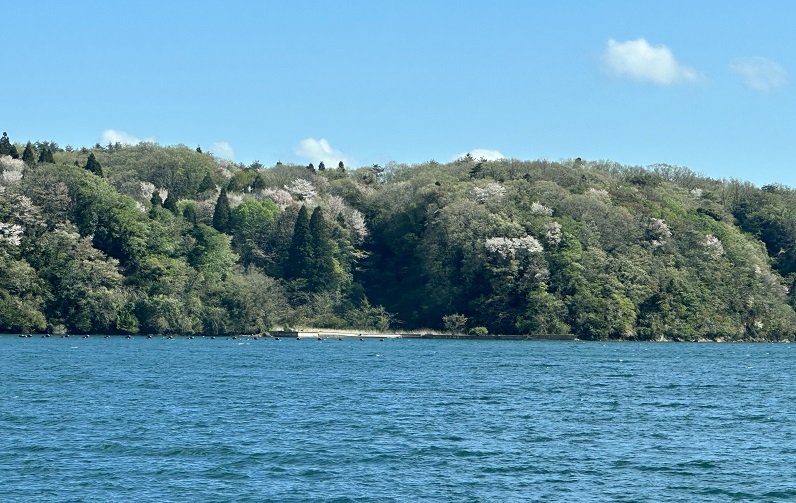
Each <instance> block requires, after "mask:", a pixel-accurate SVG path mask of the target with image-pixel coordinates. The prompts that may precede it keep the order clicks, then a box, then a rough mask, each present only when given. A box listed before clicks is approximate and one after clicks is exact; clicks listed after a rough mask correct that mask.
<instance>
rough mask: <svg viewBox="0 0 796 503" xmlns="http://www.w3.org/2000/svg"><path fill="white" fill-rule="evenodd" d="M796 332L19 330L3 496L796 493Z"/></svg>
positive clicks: (0, 425) (705, 497)
mask: <svg viewBox="0 0 796 503" xmlns="http://www.w3.org/2000/svg"><path fill="white" fill-rule="evenodd" d="M794 376H796V346H793V345H787V344H673V343H661V344H649V343H608V344H602V343H586V342H529V341H511V342H509V341H452V340H442V341H432V340H385V341H383V342H380V341H377V340H367V341H359V340H344V341H336V340H335V341H331V340H327V341H323V342H319V341H316V340H301V341H296V340H281V341H275V340H259V341H252V340H240V339H239V340H232V339H214V340H211V339H175V340H168V339H163V338H155V339H151V340H150V339H146V338H141V337H139V338H133V339H124V338H112V339H103V338H97V337H92V338H90V339H80V338H75V337H74V336H73V337H70V338H68V339H62V338H48V339H42V338H32V339H19V338H16V337H11V336H4V337H0V501H102V502H106V501H124V502H129V501H158V502H160V501H179V502H182V501H185V502H195V501H208V502H214V501H218V502H221V501H234V502H244V501H252V502H254V501H257V502H260V501H280V502H281V501H335V502H344V501H354V502H365V501H374V502H384V501H457V502H458V501H490V502H491V501H545V502H547V501H567V502H571V501H628V502H630V501H633V502H639V501H650V502H659V501H683V502H694V501H717V502H718V501H722V502H723V501H785V500H793V499H796V463H795V462H794V461H796V414H794V411H795V410H796V384H794Z"/></svg>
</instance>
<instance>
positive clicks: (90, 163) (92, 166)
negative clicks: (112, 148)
mask: <svg viewBox="0 0 796 503" xmlns="http://www.w3.org/2000/svg"><path fill="white" fill-rule="evenodd" d="M83 168H84V169H86V170H88V171H91V172H92V173H94V174H95V175H97V176H103V175H102V166H101V165H100V163H99V161H98V160H97V158H96V157H94V152H92V153H90V154H89V155H88V160H86V165H85V166H83ZM158 197H160V196H158Z"/></svg>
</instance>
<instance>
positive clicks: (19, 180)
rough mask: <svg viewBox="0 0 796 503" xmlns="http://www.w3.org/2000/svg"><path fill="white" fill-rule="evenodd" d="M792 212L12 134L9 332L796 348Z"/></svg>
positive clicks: (690, 190)
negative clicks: (329, 333) (318, 334)
mask: <svg viewBox="0 0 796 503" xmlns="http://www.w3.org/2000/svg"><path fill="white" fill-rule="evenodd" d="M28 150H29V151H30V152H29V154H25V152H26V151H28ZM20 152H22V153H21V154H20ZM794 203H796V194H794V192H793V190H792V189H790V188H787V187H784V186H781V185H767V186H764V187H761V188H758V187H756V186H754V185H752V184H749V183H744V182H740V181H736V180H716V179H711V178H707V177H703V176H700V175H698V174H696V173H693V172H692V171H690V170H688V169H686V168H682V167H677V166H668V165H656V166H650V167H647V168H639V167H633V166H622V165H618V164H615V163H610V162H590V161H583V160H581V159H574V160H563V161H560V162H550V161H518V160H510V159H501V160H497V161H486V160H485V159H475V158H473V157H472V156H465V157H463V158H461V159H458V160H457V161H455V162H451V163H447V164H440V163H436V162H433V161H430V162H427V163H422V164H417V165H402V164H396V163H391V164H389V165H387V166H385V167H382V166H378V165H374V166H367V167H361V168H358V169H347V168H346V167H345V166H344V164H343V163H342V162H340V163H338V164H337V167H336V168H335V169H327V168H326V166H325V165H324V164H323V163H321V164H319V166H318V167H317V168H316V167H315V166H313V165H308V166H299V165H288V164H282V163H277V164H276V165H274V166H271V167H264V166H263V165H262V164H260V163H259V162H257V161H255V162H254V163H252V164H251V165H244V164H241V163H232V162H229V161H225V160H221V159H217V158H215V157H214V156H213V155H212V154H209V153H204V152H202V150H201V148H188V147H186V146H179V145H178V146H160V145H157V144H153V143H142V144H138V145H134V146H123V145H118V144H113V145H107V146H101V145H95V146H94V147H92V148H85V147H84V148H80V149H75V148H72V147H70V146H67V147H66V148H61V147H60V146H58V144H56V143H55V142H50V141H47V142H44V141H39V142H33V143H31V142H27V143H26V144H25V145H24V146H23V145H22V144H21V143H13V142H12V141H11V140H10V138H9V137H8V135H7V134H5V133H4V134H3V136H2V138H0V331H5V332H30V331H41V332H44V331H49V332H64V331H65V332H71V333H153V334H172V333H174V334H177V333H179V334H200V333H201V334H233V333H262V332H264V331H267V330H269V329H272V328H274V327H277V326H278V327H297V326H315V327H323V328H338V329H343V328H356V329H371V330H385V329H398V330H410V329H421V328H431V329H440V330H442V329H448V330H452V331H459V332H471V333H474V334H487V333H502V334H561V333H572V334H575V335H577V336H578V337H580V338H584V339H611V338H616V339H642V340H654V339H674V340H696V339H721V340H783V339H793V337H794V334H795V333H796V330H794V327H796V323H794V322H796V312H794V308H793V306H794V294H793V288H792V287H793V282H794V279H796V251H795V250H794V243H796V213H795V212H794V210H793V209H792V208H795V207H796V205H794Z"/></svg>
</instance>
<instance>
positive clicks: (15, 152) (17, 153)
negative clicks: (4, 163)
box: [9, 143, 19, 159]
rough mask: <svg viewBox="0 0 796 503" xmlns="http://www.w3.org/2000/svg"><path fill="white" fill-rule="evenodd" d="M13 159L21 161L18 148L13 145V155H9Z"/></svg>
mask: <svg viewBox="0 0 796 503" xmlns="http://www.w3.org/2000/svg"><path fill="white" fill-rule="evenodd" d="M9 155H10V156H11V158H12V159H19V152H18V151H17V146H16V145H14V144H13V143H12V144H11V153H10V154H9Z"/></svg>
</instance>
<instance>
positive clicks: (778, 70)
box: [730, 56, 788, 92]
mask: <svg viewBox="0 0 796 503" xmlns="http://www.w3.org/2000/svg"><path fill="white" fill-rule="evenodd" d="M730 69H731V70H732V71H733V72H735V73H737V74H738V75H739V76H740V77H741V79H742V80H743V82H744V84H746V87H748V88H750V89H754V90H755V91H763V92H767V91H773V90H774V89H777V88H780V87H783V86H784V85H785V84H787V83H788V72H787V71H785V68H783V67H782V65H780V64H778V63H776V62H774V61H771V60H770V59H768V58H763V57H760V56H757V57H753V58H737V59H735V60H733V61H732V63H730Z"/></svg>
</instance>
